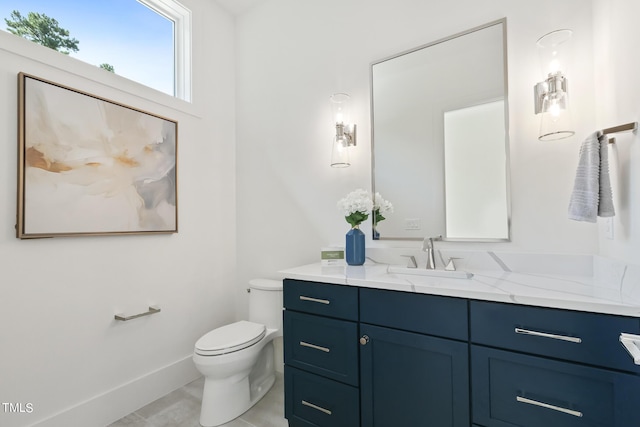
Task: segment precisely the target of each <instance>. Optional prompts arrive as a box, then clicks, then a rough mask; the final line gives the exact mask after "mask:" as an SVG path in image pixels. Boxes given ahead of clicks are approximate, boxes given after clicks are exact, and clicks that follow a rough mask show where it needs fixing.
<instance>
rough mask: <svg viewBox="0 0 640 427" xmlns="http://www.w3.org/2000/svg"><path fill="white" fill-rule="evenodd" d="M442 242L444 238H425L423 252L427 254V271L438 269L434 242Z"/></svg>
mask: <svg viewBox="0 0 640 427" xmlns="http://www.w3.org/2000/svg"><path fill="white" fill-rule="evenodd" d="M437 240H442V236H437V237H425V238H424V240H423V241H422V250H423V251H424V252H426V253H427V267H426V268H427V270H435V269H436V257H435V254H434V252H435V251H434V248H433V242H434V241H437Z"/></svg>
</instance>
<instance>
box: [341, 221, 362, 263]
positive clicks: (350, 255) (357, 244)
mask: <svg viewBox="0 0 640 427" xmlns="http://www.w3.org/2000/svg"><path fill="white" fill-rule="evenodd" d="M345 252H346V253H345V258H346V260H347V264H349V265H362V264H364V257H365V254H364V233H363V232H362V231H361V230H360V229H359V228H352V229H351V230H349V232H348V233H347V235H346V245H345Z"/></svg>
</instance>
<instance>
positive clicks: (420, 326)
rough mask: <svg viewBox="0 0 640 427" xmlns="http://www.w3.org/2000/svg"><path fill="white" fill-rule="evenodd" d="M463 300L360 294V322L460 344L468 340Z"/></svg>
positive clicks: (390, 293) (393, 293)
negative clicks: (445, 339) (454, 341)
mask: <svg viewBox="0 0 640 427" xmlns="http://www.w3.org/2000/svg"><path fill="white" fill-rule="evenodd" d="M467 312H468V310H467V300H465V299H462V298H449V297H442V296H437V295H425V294H415V293H409V292H397V291H387V290H381V289H361V290H360V321H361V322H362V323H370V324H372V325H379V326H387V327H391V328H396V329H403V330H405V331H411V332H418V333H421V334H428V335H436V336H440V337H445V338H453V339H458V340H462V341H466V340H467V339H468V336H469V333H468V325H467V319H468V314H467Z"/></svg>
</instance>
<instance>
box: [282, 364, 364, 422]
mask: <svg viewBox="0 0 640 427" xmlns="http://www.w3.org/2000/svg"><path fill="white" fill-rule="evenodd" d="M284 381H285V397H284V400H285V403H284V414H285V418H286V419H287V420H288V421H289V427H307V426H313V427H355V426H359V425H360V394H359V390H358V389H357V388H355V387H351V386H348V385H346V384H342V383H338V382H335V381H331V380H328V379H326V378H322V377H319V376H317V375H313V374H309V373H307V372H304V371H300V370H298V369H295V368H292V367H290V366H285V368H284Z"/></svg>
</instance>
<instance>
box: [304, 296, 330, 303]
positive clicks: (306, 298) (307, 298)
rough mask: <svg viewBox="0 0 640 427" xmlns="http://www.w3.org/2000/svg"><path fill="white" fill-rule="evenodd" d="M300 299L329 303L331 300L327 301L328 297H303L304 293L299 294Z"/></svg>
mask: <svg viewBox="0 0 640 427" xmlns="http://www.w3.org/2000/svg"><path fill="white" fill-rule="evenodd" d="M300 300H301V301H311V302H317V303H319V304H331V301H329V300H328V299H318V298H311V297H305V296H304V295H300Z"/></svg>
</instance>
